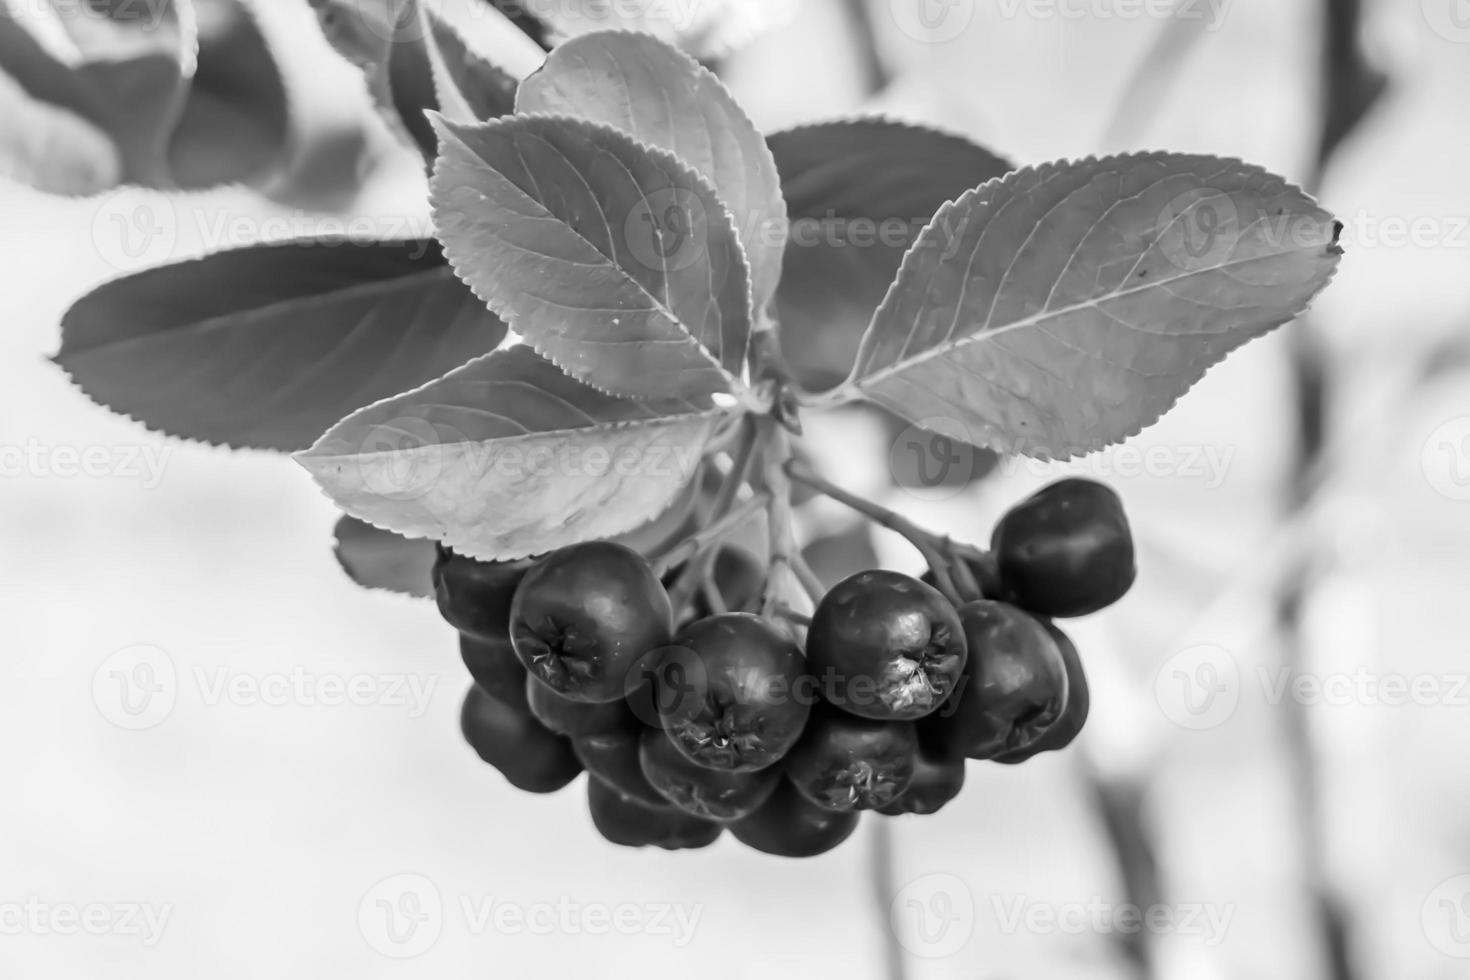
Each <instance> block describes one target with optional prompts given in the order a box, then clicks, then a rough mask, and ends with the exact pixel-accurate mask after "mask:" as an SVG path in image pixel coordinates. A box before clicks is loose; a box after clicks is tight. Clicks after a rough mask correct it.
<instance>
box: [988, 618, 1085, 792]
mask: <svg viewBox="0 0 1470 980" xmlns="http://www.w3.org/2000/svg"><path fill="white" fill-rule="evenodd" d="M1043 625H1045V626H1046V631H1047V632H1048V633H1050V634H1051V638H1052V639H1053V640H1054V641H1056V645H1057V649H1058V650H1060V651H1061V653H1062V662H1063V663H1065V664H1066V666H1067V706H1066V707H1065V708H1063V709H1062V715H1061V717H1060V718H1058V719H1057V720H1056V721H1055V722H1054V723H1053V724H1052V726H1051V727H1050V728H1048V729H1047V730H1046V731H1044V732H1042V733H1041V737H1040V738H1038V739H1037V740H1036V741H1035V742H1033V743H1031V746H1030V747H1029V748H1025V749H1017V750H1016V751H1014V752H1002V753H1001V754H1000V755H998V756H996V757H995V761H996V762H1003V763H1005V764H1006V765H1015V764H1016V763H1018V762H1025V761H1026V760H1027V759H1029V758H1031V757H1032V756H1034V755H1036V754H1037V753H1039V752H1055V751H1056V750H1058V749H1064V748H1066V747H1067V746H1069V745H1071V744H1072V740H1073V739H1074V738H1076V737H1077V735H1078V734H1079V733H1080V732H1081V731H1082V726H1083V725H1085V724H1087V713H1088V711H1089V710H1090V709H1091V708H1092V696H1091V694H1090V693H1089V692H1088V690H1087V675H1086V674H1085V673H1084V672H1083V670H1082V658H1081V657H1079V656H1078V655H1077V646H1076V644H1074V643H1073V642H1072V638H1071V637H1069V636H1068V635H1067V634H1066V633H1063V632H1062V631H1061V630H1060V629H1058V628H1057V627H1056V625H1055V624H1054V623H1050V622H1048V623H1044V624H1043Z"/></svg>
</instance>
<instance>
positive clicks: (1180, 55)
mask: <svg viewBox="0 0 1470 980" xmlns="http://www.w3.org/2000/svg"><path fill="white" fill-rule="evenodd" d="M1174 6H1175V12H1176V13H1177V12H1178V8H1179V4H1178V2H1177V0H1176V3H1175V5H1174ZM1207 23H1208V22H1207V21H1206V19H1205V18H1203V17H1179V16H1171V17H1170V18H1169V19H1168V20H1166V21H1165V22H1164V26H1163V27H1162V28H1160V30H1159V32H1158V33H1157V34H1155V35H1154V37H1153V40H1152V41H1151V42H1150V43H1149V46H1148V48H1147V49H1145V50H1144V52H1143V57H1141V58H1139V59H1138V61H1137V62H1135V63H1134V65H1133V71H1132V72H1130V73H1129V75H1128V80H1127V82H1125V83H1124V85H1123V93H1122V94H1121V95H1120V96H1119V97H1118V102H1117V104H1116V106H1115V107H1114V108H1113V114H1112V116H1111V117H1110V118H1109V119H1108V123H1107V125H1106V126H1105V127H1103V131H1102V137H1101V140H1100V145H1101V146H1102V147H1103V148H1104V149H1115V148H1122V147H1127V146H1129V145H1131V144H1133V143H1135V142H1136V141H1137V140H1138V139H1139V138H1140V136H1141V135H1142V133H1143V130H1144V128H1145V126H1146V125H1147V124H1148V122H1149V121H1150V120H1152V119H1153V117H1154V115H1155V114H1156V113H1157V112H1158V111H1159V107H1160V106H1162V105H1163V104H1164V100H1165V99H1166V98H1167V97H1168V96H1169V94H1170V93H1172V92H1173V91H1174V90H1175V88H1176V86H1175V84H1174V82H1175V80H1176V78H1177V77H1178V75H1179V70H1180V69H1181V68H1183V67H1184V63H1185V61H1187V60H1188V58H1189V54H1190V52H1192V51H1193V50H1194V47H1195V43H1196V42H1198V41H1199V40H1200V39H1201V38H1202V37H1204V34H1205V27H1206V26H1207Z"/></svg>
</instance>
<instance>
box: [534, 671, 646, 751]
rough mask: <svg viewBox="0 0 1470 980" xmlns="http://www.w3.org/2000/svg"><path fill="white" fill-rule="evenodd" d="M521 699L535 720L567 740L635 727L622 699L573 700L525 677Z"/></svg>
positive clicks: (634, 722) (630, 712)
mask: <svg viewBox="0 0 1470 980" xmlns="http://www.w3.org/2000/svg"><path fill="white" fill-rule="evenodd" d="M525 697H526V705H527V707H528V708H529V709H530V712H531V714H532V715H533V716H535V718H536V720H537V721H539V722H541V724H543V725H545V726H546V727H547V728H549V729H550V730H551V731H553V732H556V734H558V735H565V736H566V737H567V738H577V737H579V736H582V735H591V734H593V733H596V732H609V731H615V730H617V729H619V728H627V727H629V726H630V725H632V724H636V719H635V718H633V712H632V711H631V710H630V709H629V708H628V705H627V704H626V703H625V702H623V701H622V700H617V701H604V702H596V703H590V702H587V701H573V700H571V699H569V698H564V697H562V696H561V695H560V694H557V693H556V692H555V691H553V690H552V689H551V688H549V687H547V686H546V685H545V684H542V683H541V682H540V681H538V680H536V679H535V678H534V677H527V678H526V681H525Z"/></svg>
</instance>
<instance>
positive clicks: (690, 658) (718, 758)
mask: <svg viewBox="0 0 1470 980" xmlns="http://www.w3.org/2000/svg"><path fill="white" fill-rule="evenodd" d="M804 669H805V661H804V660H803V659H802V656H801V650H800V649H799V648H798V647H797V645H796V643H795V642H794V641H793V640H792V639H791V638H790V637H789V636H787V635H786V634H785V633H783V632H781V631H780V630H778V629H777V628H776V627H775V626H774V625H772V624H771V623H768V622H766V621H765V620H763V619H761V618H760V617H759V616H755V615H752V614H750V613H725V614H724V615H722V616H711V617H709V618H707V619H701V620H699V621H697V622H694V623H691V624H690V625H688V626H686V627H685V628H684V629H683V630H681V631H680V632H679V635H678V636H676V637H675V638H674V642H673V644H672V645H671V646H670V647H669V649H668V650H667V651H666V652H665V654H664V656H663V657H662V659H660V661H659V663H658V666H657V668H656V671H657V676H658V682H657V683H658V711H659V717H660V718H661V719H662V721H663V726H664V730H665V731H667V732H668V733H669V737H670V738H671V739H672V740H673V742H674V744H675V745H677V746H678V748H679V751H680V752H682V753H684V755H685V756H687V757H688V758H689V759H691V760H693V761H694V762H697V763H699V764H700V765H702V766H705V767H707V768H710V769H723V770H727V771H730V772H753V771H755V770H757V769H764V768H766V767H767V766H769V765H772V764H774V763H775V762H777V761H778V760H780V759H781V757H782V756H784V755H785V754H786V753H787V752H788V751H789V750H790V749H791V746H792V745H794V744H796V740H797V738H799V737H800V736H801V732H802V729H803V728H804V727H805V726H806V719H807V716H808V715H809V714H810V713H811V700H812V692H811V691H810V690H809V689H808V688H809V684H808V683H806V682H808V681H809V680H810V678H807V677H806V675H805V673H804Z"/></svg>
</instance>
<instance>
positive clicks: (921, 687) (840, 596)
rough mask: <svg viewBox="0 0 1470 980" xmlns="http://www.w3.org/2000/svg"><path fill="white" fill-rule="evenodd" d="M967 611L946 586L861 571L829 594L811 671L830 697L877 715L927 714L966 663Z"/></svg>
mask: <svg viewBox="0 0 1470 980" xmlns="http://www.w3.org/2000/svg"><path fill="white" fill-rule="evenodd" d="M966 654H967V651H966V646H965V635H964V631H963V630H962V629H961V628H960V620H959V614H958V613H956V612H955V608H954V606H952V605H951V604H950V603H949V600H947V599H946V598H945V597H944V596H943V595H941V594H940V592H939V590H937V589H935V588H933V587H931V586H928V585H925V584H924V583H923V582H920V581H919V580H918V579H915V578H911V577H909V576H907V575H903V574H901V573H899V572H891V571H887V570H885V569H874V570H871V571H865V572H858V573H857V574H856V575H851V576H849V577H847V578H845V579H843V580H842V581H841V582H839V583H837V585H835V586H834V587H833V588H832V589H831V591H829V592H828V593H827V594H826V595H825V596H823V597H822V601H821V602H820V603H819V604H818V605H817V609H816V612H815V613H814V614H813V615H812V625H811V629H810V631H809V632H808V634H807V658H808V669H809V670H811V672H812V673H813V674H814V675H816V677H817V678H818V679H819V680H820V681H821V685H822V694H823V697H824V698H826V700H828V701H830V702H831V703H832V704H835V705H837V706H838V707H840V708H842V710H844V711H846V712H849V713H850V714H855V715H859V716H861V717H864V718H873V719H877V720H912V719H915V718H922V717H923V716H925V715H927V714H929V713H930V712H932V711H934V710H935V709H937V708H938V707H939V706H940V705H941V704H943V703H944V701H945V699H946V698H948V697H949V695H950V693H951V692H952V691H953V690H954V687H955V684H956V683H957V682H958V680H959V677H960V673H961V671H963V669H964V666H965V658H966Z"/></svg>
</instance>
